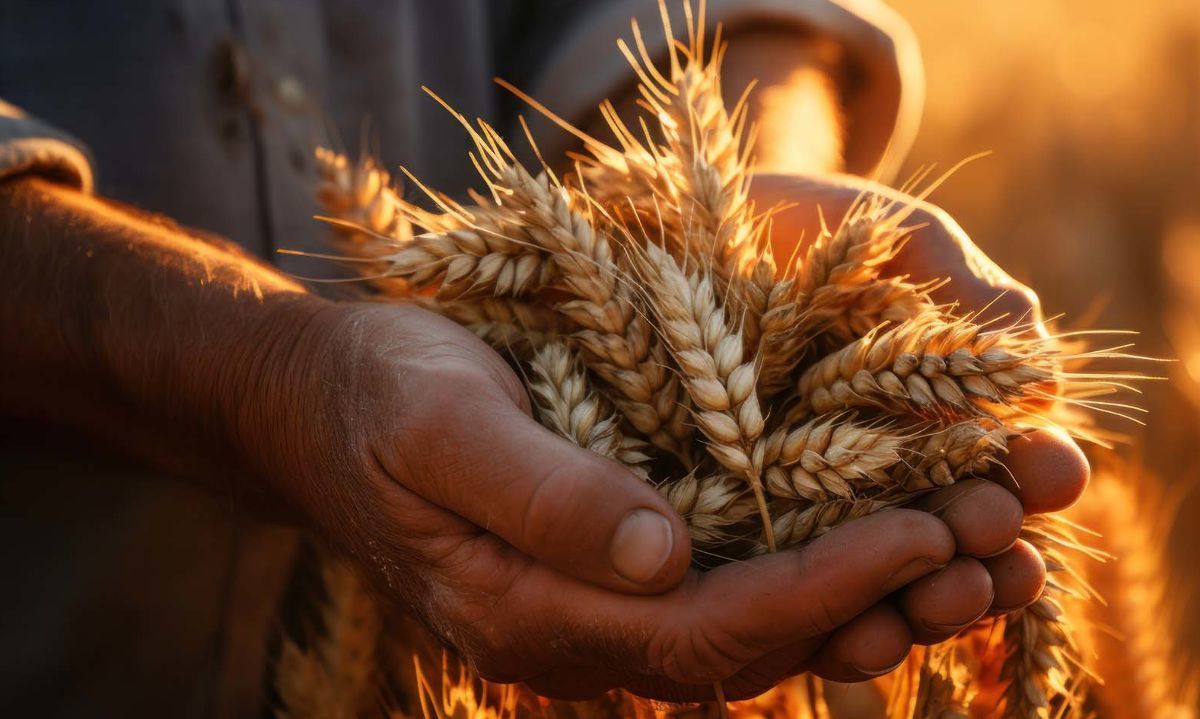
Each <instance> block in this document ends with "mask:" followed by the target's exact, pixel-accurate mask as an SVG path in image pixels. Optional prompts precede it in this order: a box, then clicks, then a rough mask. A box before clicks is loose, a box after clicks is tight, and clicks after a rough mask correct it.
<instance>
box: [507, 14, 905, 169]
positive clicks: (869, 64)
mask: <svg viewBox="0 0 1200 719" xmlns="http://www.w3.org/2000/svg"><path fill="white" fill-rule="evenodd" d="M677 5H679V3H676V2H668V6H669V7H671V12H672V18H671V20H672V27H673V28H674V31H675V32H676V33H677V34H678V33H680V32H681V31H682V30H683V28H684V27H686V26H685V25H684V20H683V17H682V14H681V13H679V14H678V16H676V10H678V8H677V7H675V6H677ZM631 18H636V19H637V21H638V24H639V25H640V26H641V27H642V34H643V36H644V39H645V40H646V43H647V50H648V51H649V52H650V53H651V56H652V57H663V56H665V54H666V51H667V41H666V39H665V38H664V37H663V33H662V32H661V30H659V28H660V27H661V20H660V16H659V10H658V3H656V2H654V1H653V0H618V1H615V2H606V3H603V4H601V5H600V6H599V7H598V8H597V9H596V10H594V11H593V12H592V14H590V15H589V16H588V17H585V18H583V19H582V20H581V21H580V22H578V23H577V24H576V26H575V27H576V29H575V30H574V31H573V33H571V34H569V35H568V36H567V37H566V38H564V39H563V41H562V42H561V43H560V44H559V46H558V48H557V49H556V50H555V51H554V52H553V53H551V55H550V57H549V61H548V62H547V63H546V64H545V65H544V66H543V67H544V68H545V69H544V70H543V71H542V73H541V75H540V76H538V77H537V78H536V80H535V81H534V85H533V87H532V88H529V89H531V90H532V92H531V93H530V94H531V95H532V96H533V97H535V98H537V99H538V100H540V101H543V102H546V103H547V104H548V105H549V106H550V107H551V109H552V110H554V111H555V112H556V113H558V114H559V115H560V116H562V117H564V118H565V119H567V120H568V121H570V122H574V123H582V122H586V121H587V120H588V119H590V118H592V117H594V116H595V107H596V104H597V103H598V102H599V101H600V100H602V99H603V98H606V97H611V96H612V95H613V94H614V93H617V92H620V91H622V90H623V89H624V88H625V87H626V86H627V85H628V84H629V83H630V70H629V67H628V65H627V64H626V63H625V60H624V58H622V57H621V55H620V53H619V52H618V51H617V49H616V47H615V42H616V39H617V38H620V37H628V36H629V35H630V32H629V27H630V19H631ZM718 23H720V24H721V25H722V26H723V27H724V34H725V35H726V36H727V37H729V36H732V35H733V34H734V33H735V32H736V30H737V28H738V27H739V26H749V25H761V24H770V25H774V26H776V27H788V26H792V27H795V28H796V29H797V30H798V31H805V32H818V33H822V34H825V35H828V36H831V37H834V38H836V39H838V40H839V41H841V42H842V44H843V45H844V46H845V48H846V50H847V53H848V56H849V58H850V61H851V62H852V63H853V66H854V68H855V70H856V72H855V77H856V87H855V89H854V92H853V93H850V94H849V95H848V96H847V107H846V108H845V110H846V113H847V118H848V120H849V123H848V124H849V127H848V132H847V137H846V169H847V171H848V172H851V173H854V174H857V175H863V176H867V177H873V178H876V179H880V180H884V181H886V180H890V179H892V178H893V177H894V175H895V173H896V172H897V171H898V170H899V166H900V163H901V162H902V161H903V159H904V156H905V154H906V153H907V152H908V150H909V148H910V147H911V145H912V142H913V139H914V138H915V136H916V131H917V126H918V124H919V122H920V118H921V108H922V105H923V104H924V95H925V83H924V72H923V69H922V65H921V56H920V50H919V49H918V46H917V42H916V38H915V36H914V35H913V33H912V30H911V28H909V26H908V24H907V23H906V22H905V21H904V20H903V19H902V18H901V17H900V16H899V15H898V14H896V12H895V11H893V10H892V9H891V8H889V7H887V6H886V5H884V4H883V3H882V2H878V1H877V0H708V3H707V12H706V25H707V28H706V29H707V31H708V32H709V33H711V32H712V31H713V30H715V28H716V25H717V24H718ZM530 120H531V125H532V126H533V127H534V129H535V130H536V131H537V137H538V138H539V141H542V143H543V146H544V147H543V149H545V150H546V151H547V154H549V155H550V156H555V155H554V154H553V153H554V151H555V150H559V149H566V148H567V147H568V146H569V142H570V140H569V138H567V137H565V136H564V135H563V134H562V133H557V134H555V133H550V132H546V131H545V130H547V129H548V125H549V123H547V122H545V121H544V120H542V119H541V118H537V117H531V118H530ZM556 138H557V139H558V143H559V144H555V142H554V140H555V139H556Z"/></svg>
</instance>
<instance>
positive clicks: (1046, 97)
mask: <svg viewBox="0 0 1200 719" xmlns="http://www.w3.org/2000/svg"><path fill="white" fill-rule="evenodd" d="M891 4H892V5H893V6H894V7H895V8H896V9H897V10H899V12H901V13H902V14H903V15H904V17H905V18H907V20H908V21H909V22H910V23H911V24H912V26H913V28H914V30H915V31H916V34H917V37H918V39H919V41H920V43H921V46H922V50H923V54H924V58H925V68H926V73H927V78H928V87H927V101H926V109H925V117H924V120H923V122H922V126H921V132H920V135H919V137H918V140H917V143H916V146H915V147H914V149H913V151H912V153H911V154H910V156H909V158H910V159H909V166H908V168H907V169H906V171H905V172H902V173H901V177H902V178H903V177H906V176H908V175H909V174H910V173H911V172H912V171H914V170H916V169H917V168H918V167H919V166H921V165H925V164H928V163H937V164H938V165H939V166H940V167H947V166H949V165H952V164H953V163H955V162H957V161H958V160H960V159H962V158H963V157H966V156H968V155H970V154H973V153H976V152H979V151H982V150H991V151H993V153H994V154H992V155H991V156H990V157H988V158H986V159H984V160H981V161H977V162H975V163H973V164H971V165H969V166H967V167H966V168H965V169H963V170H962V171H961V172H960V173H959V174H958V175H957V176H956V177H955V178H954V179H952V180H951V181H950V182H948V183H947V184H946V185H944V186H943V188H942V189H939V190H938V191H937V192H936V193H935V194H934V196H933V197H932V198H931V199H932V200H933V201H934V202H935V203H936V204H938V205H941V206H942V207H944V208H945V209H946V210H948V211H949V212H950V214H951V215H952V216H954V217H955V218H956V219H957V220H958V221H959V223H960V224H961V225H962V226H963V227H964V228H965V229H966V231H967V232H968V233H969V234H970V235H971V237H972V238H973V239H974V240H975V241H976V242H977V243H978V244H979V245H980V246H982V247H983V248H984V249H985V250H986V251H987V252H988V254H990V255H991V256H992V257H993V258H995V259H996V260H997V262H999V263H1000V265H1001V266H1003V267H1005V268H1006V269H1008V270H1009V272H1010V273H1012V274H1013V275H1014V276H1015V277H1016V278H1017V279H1019V280H1021V281H1022V282H1025V283H1026V284H1028V285H1030V286H1032V287H1033V288H1035V289H1036V290H1037V292H1038V294H1039V295H1040V296H1041V299H1042V302H1043V305H1044V307H1045V308H1046V311H1047V314H1049V315H1055V314H1057V313H1064V314H1065V317H1064V318H1063V324H1064V325H1065V326H1067V327H1072V328H1073V327H1078V326H1079V325H1080V324H1083V325H1086V326H1090V327H1095V328H1105V329H1115V328H1120V329H1131V330H1137V331H1138V332H1140V337H1138V338H1136V339H1137V351H1139V352H1141V353H1144V354H1149V355H1152V356H1157V357H1177V358H1179V360H1180V361H1179V362H1178V363H1176V364H1170V365H1162V366H1159V367H1156V368H1153V371H1154V372H1156V373H1158V374H1164V375H1166V376H1168V377H1169V381H1168V382H1160V383H1153V384H1150V385H1149V386H1147V387H1145V396H1144V397H1142V398H1141V401H1140V404H1141V405H1143V406H1144V407H1146V408H1147V409H1148V410H1150V414H1149V415H1148V418H1147V419H1148V424H1147V426H1145V427H1139V426H1138V425H1136V424H1133V423H1128V422H1110V423H1106V424H1107V425H1108V426H1110V427H1112V428H1114V429H1120V430H1122V431H1124V432H1125V433H1126V434H1128V435H1129V437H1130V442H1129V444H1128V445H1127V446H1125V447H1123V448H1122V449H1121V453H1122V454H1124V455H1126V456H1127V457H1129V458H1130V459H1132V460H1134V461H1137V462H1140V463H1141V464H1143V465H1145V467H1146V468H1147V469H1148V470H1149V471H1150V474H1151V475H1152V476H1151V477H1148V478H1146V480H1145V481H1147V482H1151V481H1155V479H1154V478H1155V477H1157V478H1158V481H1161V482H1162V483H1164V484H1165V485H1166V486H1167V487H1168V493H1169V496H1172V497H1182V501H1181V505H1180V507H1179V515H1178V519H1177V521H1176V523H1175V525H1174V526H1173V527H1171V531H1170V537H1171V542H1170V545H1171V551H1172V564H1173V566H1174V568H1175V570H1176V573H1177V574H1178V575H1179V578H1181V579H1183V580H1184V581H1182V582H1181V584H1180V585H1179V589H1178V590H1177V597H1178V601H1179V602H1180V604H1181V607H1180V609H1181V618H1182V624H1183V628H1184V630H1185V631H1186V635H1187V637H1186V638H1187V641H1186V644H1187V645H1188V646H1190V647H1192V648H1193V654H1195V651H1196V648H1198V647H1200V617H1198V615H1200V611H1197V610H1198V609H1200V603H1198V602H1197V601H1196V596H1195V594H1194V593H1189V592H1187V591H1186V588H1187V587H1188V586H1194V585H1195V584H1196V580H1197V579H1200V561H1198V558H1197V550H1198V549H1200V491H1189V490H1192V489H1193V488H1194V487H1195V485H1196V483H1197V477H1198V476H1200V421H1198V420H1200V4H1198V3H1197V2H1196V0H1150V1H1149V2H1144V3H1137V4H1136V5H1135V4H1131V3H1128V2H1124V1H1122V0H1056V1H1055V2H1045V1H1044V0H1010V1H1009V2H1004V3H980V2H972V3H950V2H944V1H942V0H893V2H892V3H891Z"/></svg>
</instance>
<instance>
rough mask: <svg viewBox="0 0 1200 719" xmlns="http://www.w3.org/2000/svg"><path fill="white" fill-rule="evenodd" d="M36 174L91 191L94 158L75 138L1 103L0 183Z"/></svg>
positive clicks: (0, 101) (1, 101)
mask: <svg viewBox="0 0 1200 719" xmlns="http://www.w3.org/2000/svg"><path fill="white" fill-rule="evenodd" d="M24 174H35V175H40V176H42V177H46V178H49V179H52V180H55V181H56V182H62V183H65V184H69V185H71V186H73V187H75V188H78V189H79V190H81V191H83V192H87V193H91V192H92V188H93V174H92V161H91V157H90V155H89V153H88V151H87V148H85V147H84V145H83V144H82V143H80V142H79V141H78V140H76V139H75V138H73V137H71V136H70V135H68V134H66V133H65V132H62V131H60V130H56V129H54V128H53V127H51V126H49V125H46V124H45V123H43V122H41V121H39V120H36V119H34V118H32V117H29V116H28V115H26V114H25V113H24V112H22V111H21V110H20V109H19V108H17V107H14V106H13V105H10V104H8V103H6V102H4V101H3V100H0V182H2V181H4V180H7V179H9V178H12V177H16V176H18V175H24Z"/></svg>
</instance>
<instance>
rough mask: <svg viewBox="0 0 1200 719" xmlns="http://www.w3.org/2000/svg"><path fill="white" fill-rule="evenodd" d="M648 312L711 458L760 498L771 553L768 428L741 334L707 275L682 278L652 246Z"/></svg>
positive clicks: (647, 257) (647, 261) (646, 274)
mask: <svg viewBox="0 0 1200 719" xmlns="http://www.w3.org/2000/svg"><path fill="white" fill-rule="evenodd" d="M639 258H640V260H641V261H642V263H643V272H642V274H643V279H644V280H645V281H646V282H647V283H648V284H650V285H651V287H650V290H651V291H650V292H649V293H648V295H649V299H648V301H649V304H650V306H651V308H652V310H653V311H654V314H655V316H656V317H657V318H658V320H659V328H660V331H661V332H662V335H663V337H664V338H665V340H666V344H667V347H668V348H669V350H670V352H671V356H672V357H673V358H674V360H675V363H676V365H678V367H679V369H680V371H681V373H682V377H683V384H684V387H685V388H686V389H687V392H688V396H689V397H690V398H691V401H692V405H693V410H692V415H693V417H694V418H695V420H696V425H697V426H698V427H699V429H700V431H701V432H702V433H703V434H704V436H705V437H707V438H708V440H709V442H708V447H707V449H708V452H709V454H711V455H712V456H713V458H714V459H716V460H717V462H719V463H720V464H721V465H722V466H723V467H726V468H727V469H730V470H732V471H734V472H736V473H737V474H738V475H739V476H741V477H743V478H744V479H745V481H746V483H747V484H748V485H749V486H750V490H751V491H752V492H753V493H754V498H755V501H756V503H757V504H758V508H759V513H760V515H761V518H762V522H763V531H764V533H765V534H766V539H767V544H768V546H771V547H774V544H775V540H774V536H773V529H772V527H771V516H770V513H769V511H768V508H767V502H766V494H765V492H764V489H763V484H762V470H763V457H764V451H765V446H764V444H763V442H762V441H761V440H762V434H763V430H764V428H765V424H766V423H765V420H764V418H763V414H762V408H761V407H760V405H759V403H758V395H757V394H756V393H755V389H754V386H755V360H754V358H750V359H749V360H747V359H746V357H745V347H744V344H743V341H742V337H741V336H740V334H739V333H738V332H737V331H735V330H733V329H731V328H730V326H729V324H728V322H727V318H726V316H725V311H724V310H723V309H722V308H721V307H720V306H718V304H717V300H716V296H715V295H714V293H713V285H712V281H711V279H710V277H709V276H708V275H703V274H699V275H693V276H691V277H690V278H689V277H688V276H687V275H685V274H684V273H683V270H682V269H680V267H679V264H678V263H677V262H676V261H675V258H673V257H671V256H670V255H669V254H667V252H666V251H665V250H663V249H662V248H660V247H658V246H656V245H653V244H651V245H648V246H647V247H646V248H645V252H644V253H643V254H642V255H639Z"/></svg>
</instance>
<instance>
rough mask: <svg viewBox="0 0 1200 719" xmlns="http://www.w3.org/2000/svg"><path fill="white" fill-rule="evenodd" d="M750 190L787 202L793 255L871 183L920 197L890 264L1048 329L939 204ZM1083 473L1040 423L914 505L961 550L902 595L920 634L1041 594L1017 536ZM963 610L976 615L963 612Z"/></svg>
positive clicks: (952, 627) (783, 224)
mask: <svg viewBox="0 0 1200 719" xmlns="http://www.w3.org/2000/svg"><path fill="white" fill-rule="evenodd" d="M753 190H754V192H753V196H754V199H755V200H756V202H757V203H758V204H759V205H760V206H761V207H772V206H786V207H785V209H782V210H781V211H780V212H779V213H778V214H776V215H775V217H774V228H773V235H772V241H773V243H774V251H775V254H776V256H780V257H789V256H791V254H792V252H793V250H794V249H795V245H796V243H797V242H811V241H812V240H813V238H815V237H816V236H817V234H818V232H819V231H820V229H821V218H822V216H823V217H824V218H825V220H826V221H827V222H828V223H829V224H831V225H832V226H836V223H837V221H838V220H839V219H840V218H841V217H842V216H843V215H844V214H845V213H846V211H847V210H848V209H849V208H850V206H851V205H852V204H853V203H854V201H855V200H856V198H858V197H859V196H860V195H861V194H862V193H864V192H869V193H874V194H877V195H881V196H883V197H885V198H889V199H895V200H897V204H896V209H897V210H906V209H908V208H909V207H913V208H914V209H913V211H912V214H911V215H910V216H909V217H908V219H907V220H906V222H905V223H904V224H906V225H909V226H913V227H916V228H917V229H915V230H914V231H913V232H912V234H911V237H910V238H909V240H908V242H907V243H906V244H905V245H904V248H903V249H902V250H901V252H900V254H899V255H898V256H897V257H896V258H895V259H894V260H892V261H891V262H890V263H889V264H888V265H887V266H886V267H885V269H884V274H886V275H891V276H904V275H907V276H909V277H910V278H911V279H912V280H913V281H914V282H924V281H932V280H941V279H948V280H949V282H947V283H945V284H944V285H941V286H940V287H938V288H937V289H936V290H935V291H934V299H935V300H936V301H938V302H943V303H955V304H957V306H958V308H959V310H961V311H964V312H979V313H980V319H981V321H994V322H995V326H1006V325H1009V326H1011V325H1018V324H1020V325H1028V324H1030V323H1033V327H1034V331H1036V332H1039V333H1043V334H1044V333H1045V331H1046V330H1045V328H1044V326H1043V325H1042V314H1041V307H1040V305H1039V304H1038V299H1037V295H1035V294H1034V293H1033V292H1032V291H1031V290H1030V289H1029V288H1028V287H1025V286H1024V285H1022V284H1020V283H1019V282H1017V281H1016V280H1014V279H1013V278H1012V277H1010V276H1009V275H1008V274H1007V273H1005V272H1004V271H1003V270H1002V269H1000V268H999V267H998V266H997V265H996V264H995V263H994V262H992V260H991V259H989V258H988V257H987V256H986V255H985V254H984V253H983V252H982V251H981V250H980V249H979V248H978V247H976V246H975V244H974V243H973V242H972V241H971V240H970V238H968V237H967V235H966V233H965V232H963V230H962V228H961V227H959V226H958V224H957V223H955V222H954V220H953V219H951V218H950V217H949V215H947V214H946V213H945V212H944V211H942V210H941V209H939V208H937V207H934V206H932V205H930V204H928V203H925V202H919V201H917V200H915V199H913V198H910V197H906V196H904V195H902V194H901V193H898V192H896V191H894V190H891V189H889V188H886V187H883V186H881V185H878V184H875V183H872V182H869V181H866V180H863V179H861V178H855V177H828V176H822V177H811V178H810V177H802V176H788V175H761V176H758V177H756V178H755V180H754V185H753ZM802 238H803V239H802ZM1088 476H1089V468H1088V463H1087V460H1086V459H1085V457H1084V456H1083V453H1082V451H1081V450H1080V449H1079V447H1078V446H1076V444H1075V443H1074V442H1073V441H1072V440H1071V439H1070V437H1068V436H1067V435H1066V434H1065V433H1063V432H1060V431H1056V430H1039V431H1036V432H1032V433H1029V434H1026V435H1023V436H1021V437H1018V438H1015V439H1013V440H1012V441H1011V442H1010V446H1009V451H1008V455H1007V458H1006V461H1005V462H1004V464H1003V465H1002V466H998V467H997V468H996V469H995V470H994V471H993V472H992V474H991V476H990V477H988V478H987V479H972V480H967V481H964V482H960V483H958V484H956V485H954V486H952V487H948V488H945V489H942V490H939V491H937V492H935V493H933V494H932V495H930V496H928V497H926V498H924V499H922V500H921V501H920V502H919V503H918V504H917V505H915V506H917V507H919V508H921V509H924V510H927V511H930V512H932V513H934V514H935V515H936V516H938V517H940V518H941V519H942V520H943V521H944V522H945V523H946V524H947V525H948V526H949V527H950V529H951V530H952V531H953V533H954V536H955V540H956V543H957V547H958V553H959V555H960V556H959V557H958V558H956V559H955V560H954V561H953V562H951V563H949V564H948V565H947V566H946V567H945V568H943V569H941V570H940V571H939V572H936V573H933V574H931V575H929V576H927V577H925V578H923V579H921V580H920V581H918V582H916V583H914V584H913V585H912V586H910V587H909V588H907V589H906V590H905V591H904V592H903V593H902V594H901V595H900V596H898V597H897V600H898V601H897V602H896V604H897V606H898V607H899V608H900V610H901V611H902V613H903V614H904V615H905V617H906V619H907V620H908V623H909V624H910V625H911V626H912V628H913V637H914V640H915V641H917V642H919V643H933V642H937V641H941V640H944V639H946V638H948V637H950V636H953V635H954V634H955V633H957V632H958V631H961V630H962V629H963V628H964V627H965V626H968V625H969V624H970V623H972V622H973V620H974V619H977V618H979V617H981V616H983V615H984V614H987V613H989V612H991V613H1000V612H1005V611H1011V610H1013V609H1017V608H1019V607H1022V606H1024V605H1026V604H1029V603H1030V602H1032V601H1033V600H1034V599H1036V598H1037V597H1038V595H1039V594H1040V593H1041V590H1042V587H1043V586H1044V584H1045V579H1046V568H1045V566H1044V564H1043V563H1042V561H1041V559H1040V557H1039V556H1038V554H1037V552H1036V551H1034V550H1033V549H1032V547H1030V546H1029V545H1028V544H1026V543H1025V542H1024V541H1022V540H1019V539H1018V535H1019V533H1020V526H1021V522H1022V521H1023V518H1024V515H1025V514H1035V513H1041V512H1051V511H1056V510H1059V509H1063V508H1065V507H1067V506H1069V505H1071V504H1072V503H1074V502H1075V500H1077V499H1078V498H1079V496H1080V494H1081V493H1082V492H1083V489H1084V487H1085V486H1086V485H1087V482H1088ZM967 616H971V618H972V619H971V620H970V621H963V617H967Z"/></svg>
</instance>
